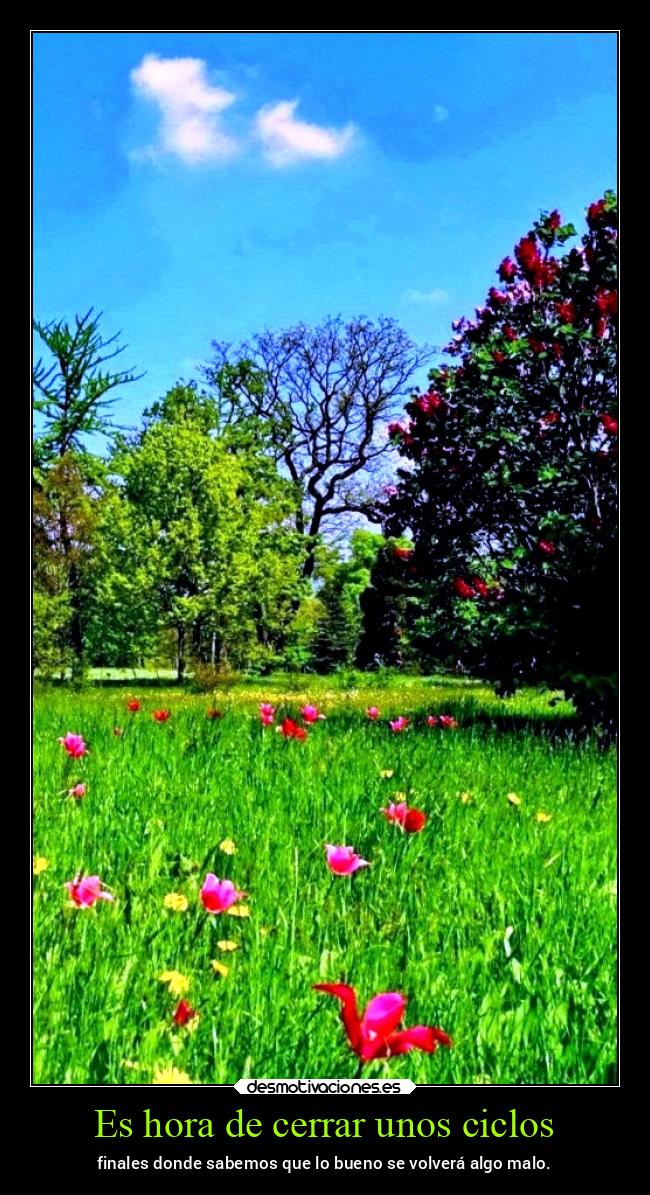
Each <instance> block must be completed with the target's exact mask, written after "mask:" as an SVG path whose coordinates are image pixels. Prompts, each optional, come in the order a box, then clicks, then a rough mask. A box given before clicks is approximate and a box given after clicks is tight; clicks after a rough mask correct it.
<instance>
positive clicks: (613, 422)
mask: <svg viewBox="0 0 650 1195" xmlns="http://www.w3.org/2000/svg"><path fill="white" fill-rule="evenodd" d="M600 422H601V423H602V425H603V431H604V432H606V433H607V435H608V436H617V435H618V419H614V418H613V416H612V415H601V417H600Z"/></svg>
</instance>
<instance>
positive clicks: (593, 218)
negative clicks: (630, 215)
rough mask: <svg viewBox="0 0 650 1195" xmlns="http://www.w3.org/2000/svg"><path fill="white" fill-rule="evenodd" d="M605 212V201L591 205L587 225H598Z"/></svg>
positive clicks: (600, 200) (601, 200)
mask: <svg viewBox="0 0 650 1195" xmlns="http://www.w3.org/2000/svg"><path fill="white" fill-rule="evenodd" d="M604 211H605V200H604V199H599V200H598V201H597V203H590V205H589V208H588V210H587V223H588V224H589V225H594V224H597V223H598V221H599V220H600V217H601V216H602V214H603V212H604Z"/></svg>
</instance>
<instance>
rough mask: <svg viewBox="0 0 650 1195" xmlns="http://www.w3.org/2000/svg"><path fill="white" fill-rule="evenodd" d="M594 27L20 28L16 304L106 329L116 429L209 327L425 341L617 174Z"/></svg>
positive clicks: (186, 358) (602, 37)
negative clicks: (118, 368) (24, 105)
mask: <svg viewBox="0 0 650 1195" xmlns="http://www.w3.org/2000/svg"><path fill="white" fill-rule="evenodd" d="M616 54H617V47H616V37H615V35H614V34H610V33H595V34H587V33H577V34H570V33H564V34H538V33H523V34H514V33H483V34H469V33H458V34H449V33H448V34H444V33H430V34H429V33H403V34H397V33H383V34H381V33H377V34H371V33H365V34H363V33H362V34H346V33H340V34H324V33H311V34H309V33H305V34H289V33H266V34H252V33H240V34H236V33H222V34H219V33H148V32H144V33H103V34H102V33H95V34H89V33H78V34H70V33H41V34H36V35H35V37H34V308H35V314H36V316H37V318H39V319H41V320H45V321H48V320H51V319H55V318H61V317H63V318H66V319H72V317H73V316H74V314H75V312H79V313H81V312H83V311H86V310H87V309H88V308H89V307H91V306H92V307H94V308H95V309H97V310H101V311H102V312H103V313H104V314H103V319H102V330H103V331H104V333H105V334H106V335H111V334H113V333H114V332H116V331H118V330H121V332H122V341H123V342H124V343H126V344H128V346H129V347H128V349H127V352H126V353H125V354H124V355H123V357H122V358H120V359H119V360H120V362H121V364H122V365H124V366H127V365H134V366H136V367H137V369H138V370H139V371H140V370H144V371H146V375H145V377H144V378H143V379H142V380H141V381H139V382H137V383H135V384H133V385H131V386H128V387H126V388H125V389H124V391H123V392H122V394H123V397H121V398H120V402H119V404H118V405H117V407H116V418H118V419H119V421H121V422H125V423H131V422H135V421H136V420H137V416H138V414H139V412H140V411H141V410H142V409H143V408H144V407H145V406H146V405H147V404H148V403H149V402H151V401H152V400H153V399H155V398H156V397H159V396H160V395H161V394H163V393H164V392H165V390H166V389H168V388H169V387H170V386H171V385H173V384H174V382H176V381H177V380H178V379H179V378H181V377H184V378H186V379H188V378H190V377H192V376H196V374H197V368H198V365H199V364H200V363H201V362H203V361H205V360H206V359H207V358H208V357H209V355H210V342H211V340H214V339H218V340H227V341H232V342H237V341H239V340H240V339H243V338H245V337H247V336H250V335H252V334H254V333H255V332H256V331H259V330H262V329H264V328H273V329H280V328H282V327H285V326H289V325H291V324H293V323H296V322H298V321H300V320H304V321H305V322H307V323H316V322H318V321H319V320H320V319H322V318H323V317H325V316H327V315H330V314H331V315H334V314H338V313H342V314H343V315H344V316H353V315H359V314H364V315H367V316H370V317H376V316H378V315H391V316H394V317H395V318H396V319H398V320H399V322H400V323H401V324H402V325H403V326H404V327H405V328H406V330H407V331H408V332H409V333H410V334H411V335H412V336H413V337H414V338H415V339H416V340H418V341H426V342H429V343H432V344H438V345H440V344H444V343H445V342H446V340H447V339H448V338H449V328H450V323H451V320H452V319H455V318H456V317H458V316H460V315H468V316H471V315H472V313H473V308H474V307H475V306H476V305H477V304H480V303H481V302H482V300H483V298H484V296H485V293H486V291H487V289H488V287H489V286H491V285H492V284H493V283H494V281H495V273H494V271H495V269H496V266H497V265H498V262H499V261H500V260H501V258H502V257H504V256H505V255H506V254H507V253H508V252H510V251H511V249H512V245H513V243H514V242H515V241H516V240H517V239H518V238H519V237H520V236H521V235H523V233H524V232H525V231H526V230H527V229H528V228H529V226H530V224H531V222H532V221H533V220H534V219H535V218H536V216H537V215H538V214H539V211H540V209H546V210H548V209H551V208H555V207H557V208H559V209H560V211H561V213H562V215H563V217H564V218H566V219H572V220H574V222H576V223H577V224H578V225H579V226H580V225H581V224H582V222H583V212H584V209H585V207H586V206H587V205H588V204H589V202H591V200H593V199H595V198H597V197H599V196H600V195H602V193H603V191H604V190H605V189H606V188H607V187H612V188H614V187H615V185H616Z"/></svg>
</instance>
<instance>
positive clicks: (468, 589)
mask: <svg viewBox="0 0 650 1195" xmlns="http://www.w3.org/2000/svg"><path fill="white" fill-rule="evenodd" d="M454 589H455V590H456V593H457V594H458V596H459V597H461V598H475V597H476V590H475V589H472V586H471V585H468V584H467V581H463V578H462V577H454Z"/></svg>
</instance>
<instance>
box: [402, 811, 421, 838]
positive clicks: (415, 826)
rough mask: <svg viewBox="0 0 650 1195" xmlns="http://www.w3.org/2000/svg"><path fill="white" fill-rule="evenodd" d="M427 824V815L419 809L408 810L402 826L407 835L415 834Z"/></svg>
mask: <svg viewBox="0 0 650 1195" xmlns="http://www.w3.org/2000/svg"><path fill="white" fill-rule="evenodd" d="M426 824H427V815H426V813H423V812H422V810H421V809H408V810H407V812H406V817H405V818H404V821H403V822H402V826H403V828H404V829H405V831H406V833H407V834H417V833H419V831H420V830H423V829H424V827H425V826H426Z"/></svg>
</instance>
